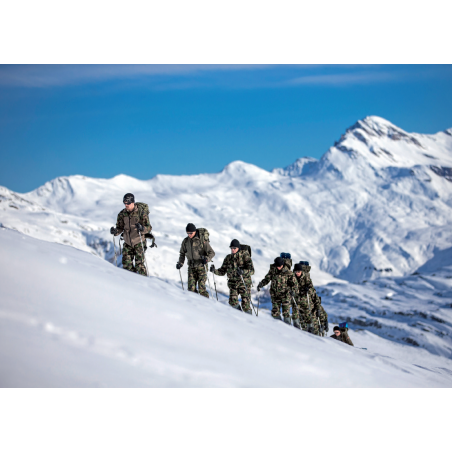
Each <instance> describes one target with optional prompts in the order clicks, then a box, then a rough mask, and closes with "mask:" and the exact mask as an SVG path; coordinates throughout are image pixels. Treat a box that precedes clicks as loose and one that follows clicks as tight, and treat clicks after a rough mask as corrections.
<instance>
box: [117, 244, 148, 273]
mask: <svg viewBox="0 0 452 452" xmlns="http://www.w3.org/2000/svg"><path fill="white" fill-rule="evenodd" d="M143 247H144V251H145V252H146V244H145V243H143ZM143 247H142V246H141V243H138V244H137V245H135V246H129V245H127V243H124V246H123V247H122V267H123V268H124V270H129V271H130V272H133V273H138V274H139V275H143V276H147V275H146V267H145V265H144V254H143ZM134 258H135V265H133V259H134Z"/></svg>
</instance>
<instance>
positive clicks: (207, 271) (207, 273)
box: [205, 264, 213, 298]
mask: <svg viewBox="0 0 452 452" xmlns="http://www.w3.org/2000/svg"><path fill="white" fill-rule="evenodd" d="M205 269H206V276H207V282H208V283H209V289H210V296H209V298H210V297H212V298H213V295H212V286H211V285H210V279H209V270H208V269H207V264H206V265H205Z"/></svg>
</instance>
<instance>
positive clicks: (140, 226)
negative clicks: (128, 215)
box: [135, 223, 144, 232]
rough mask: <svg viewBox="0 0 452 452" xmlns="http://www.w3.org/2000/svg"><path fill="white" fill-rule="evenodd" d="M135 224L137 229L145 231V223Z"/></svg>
mask: <svg viewBox="0 0 452 452" xmlns="http://www.w3.org/2000/svg"><path fill="white" fill-rule="evenodd" d="M135 226H136V227H137V231H139V232H143V231H144V228H143V225H142V224H141V223H137V224H136V225H135Z"/></svg>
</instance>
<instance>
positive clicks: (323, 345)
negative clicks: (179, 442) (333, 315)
mask: <svg viewBox="0 0 452 452" xmlns="http://www.w3.org/2000/svg"><path fill="white" fill-rule="evenodd" d="M0 246H1V249H2V256H3V259H2V263H1V274H2V281H1V285H0V325H1V327H0V360H1V362H2V367H1V372H0V385H1V386H3V387H98V386H100V387H102V386H108V387H450V386H451V385H452V371H451V370H449V369H448V368H446V367H430V368H428V366H427V367H426V366H422V367H419V365H416V364H417V363H416V362H415V361H414V360H413V363H414V364H410V363H407V362H403V361H399V360H397V359H393V358H391V357H389V356H384V355H383V354H378V353H374V352H372V350H371V349H370V350H369V351H364V350H358V349H356V348H352V347H349V346H347V345H345V344H341V343H338V342H336V341H333V340H332V339H330V338H320V337H316V336H313V335H310V334H307V333H305V332H300V331H298V330H296V329H295V328H293V327H290V326H287V325H285V324H284V323H283V322H281V321H275V320H273V319H271V317H270V316H269V314H268V312H265V311H262V312H261V314H260V315H259V317H255V316H249V315H245V314H243V313H242V312H239V311H236V310H233V309H232V308H230V307H229V306H226V305H224V304H223V303H218V302H216V301H213V300H212V299H205V298H203V297H201V296H199V295H197V294H192V293H187V292H183V291H182V290H181V289H180V287H178V286H177V285H175V284H171V283H167V282H165V281H162V280H160V279H158V278H155V277H151V278H144V277H142V276H138V275H135V274H132V273H129V272H126V271H124V270H122V269H118V268H115V267H114V266H113V265H111V264H110V263H108V262H107V261H105V260H103V259H101V258H99V257H96V256H93V255H92V254H90V253H86V252H83V251H80V250H77V249H75V248H72V247H67V246H63V245H59V244H55V243H49V242H44V241H40V240H37V239H33V238H31V237H29V236H25V235H22V234H20V233H17V232H14V231H10V230H7V229H3V228H2V229H0ZM358 338H359V336H357V338H356V339H355V342H356V345H357V346H360V343H359V340H358ZM378 339H379V340H380V341H382V340H381V339H380V338H378ZM366 341H367V342H368V343H369V344H366V345H369V347H370V346H371V343H372V340H371V335H370V336H369V337H368V338H366ZM382 342H383V341H382ZM387 342H389V341H387ZM382 347H383V345H381V344H380V349H382Z"/></svg>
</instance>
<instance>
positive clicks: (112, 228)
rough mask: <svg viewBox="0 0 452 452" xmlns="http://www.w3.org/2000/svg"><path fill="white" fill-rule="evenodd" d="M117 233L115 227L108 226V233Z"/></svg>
mask: <svg viewBox="0 0 452 452" xmlns="http://www.w3.org/2000/svg"><path fill="white" fill-rule="evenodd" d="M117 233H118V230H117V229H116V228H115V227H111V228H110V234H113V235H116V234H117Z"/></svg>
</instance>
